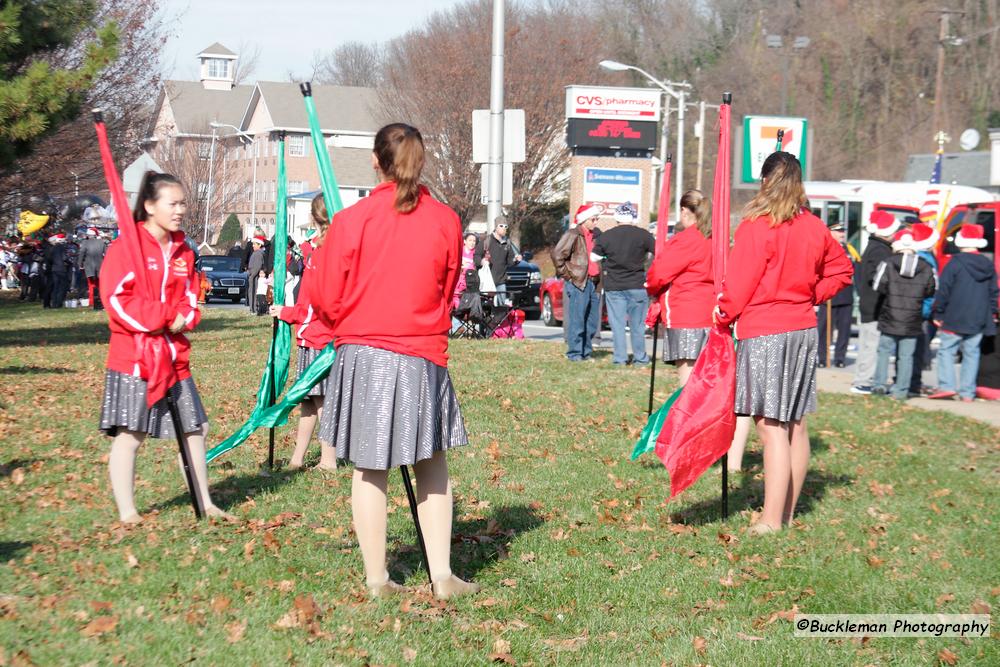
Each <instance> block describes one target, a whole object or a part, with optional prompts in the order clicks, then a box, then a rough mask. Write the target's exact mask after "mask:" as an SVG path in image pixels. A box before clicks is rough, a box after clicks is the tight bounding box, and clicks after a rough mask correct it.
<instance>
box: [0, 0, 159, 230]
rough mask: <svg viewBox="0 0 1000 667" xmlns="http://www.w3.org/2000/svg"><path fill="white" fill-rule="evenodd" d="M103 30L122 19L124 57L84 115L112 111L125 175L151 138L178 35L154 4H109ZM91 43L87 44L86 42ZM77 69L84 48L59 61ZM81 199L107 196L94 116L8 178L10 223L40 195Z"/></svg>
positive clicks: (62, 133) (3, 205)
mask: <svg viewBox="0 0 1000 667" xmlns="http://www.w3.org/2000/svg"><path fill="white" fill-rule="evenodd" d="M98 18H99V20H98V22H97V23H98V24H100V23H103V22H104V21H106V20H111V19H113V20H115V21H116V22H117V23H118V26H119V31H120V33H121V43H120V45H119V56H118V58H117V59H116V60H115V62H113V63H112V64H111V65H110V66H109V67H108V68H107V69H106V70H105V71H104V72H103V73H102V75H101V76H100V77H99V78H98V79H97V80H96V81H95V82H94V85H93V87H92V88H91V89H90V90H89V91H88V94H87V99H86V101H85V104H84V105H83V109H84V110H87V109H90V108H91V107H95V106H99V107H101V108H103V109H104V110H105V119H106V120H107V123H108V135H109V139H110V141H111V145H112V148H113V150H114V151H115V157H116V159H117V160H118V167H119V169H123V168H124V167H125V165H127V164H129V163H130V162H131V161H132V160H134V159H135V157H137V156H138V155H139V153H140V152H141V150H142V149H141V140H142V139H143V137H144V136H145V133H146V132H147V131H148V127H149V123H150V115H151V113H152V108H151V107H152V104H151V103H152V101H153V100H154V99H155V97H156V91H157V89H158V87H159V84H160V72H161V69H160V61H159V57H160V56H159V54H160V53H161V52H162V50H163V49H162V47H163V45H164V44H165V43H166V40H167V38H168V37H169V36H170V30H171V24H170V21H171V20H172V19H170V18H167V17H165V16H164V15H163V14H161V13H159V5H158V3H157V2H155V1H154V0H101V1H100V9H99V12H98ZM83 41H85V40H81V43H83ZM53 58H54V59H55V60H57V61H58V62H59V63H62V64H65V65H66V66H73V64H74V63H77V62H78V61H79V60H80V59H81V58H82V53H81V52H80V50H79V48H71V49H68V50H66V51H64V52H61V53H58V54H55V55H54V56H53ZM77 189H78V190H79V192H80V194H84V193H93V194H98V195H100V196H103V197H106V196H107V186H106V185H105V183H104V176H103V171H102V169H101V161H100V156H99V154H98V150H97V139H96V137H95V135H94V127H93V124H92V121H91V118H90V114H89V113H86V112H85V113H82V114H81V115H80V116H79V117H78V118H77V119H76V120H75V121H73V122H71V123H68V124H66V125H65V126H63V127H61V128H60V129H59V130H57V131H56V132H55V133H53V134H52V135H51V136H49V137H47V138H45V139H44V140H43V141H41V142H39V144H38V146H37V147H36V149H35V150H34V151H33V153H32V154H31V155H29V156H28V157H26V158H24V159H22V160H20V161H19V162H18V163H17V164H16V165H15V168H14V169H12V170H10V171H8V172H5V173H2V174H0V192H2V193H4V195H3V197H2V198H0V216H2V217H5V218H8V219H9V217H10V216H11V215H12V214H13V209H15V208H18V207H19V206H20V205H21V204H22V203H23V202H25V201H26V200H27V199H28V197H30V196H32V195H36V196H45V195H49V196H52V197H54V198H56V199H59V200H64V199H68V198H70V197H72V196H73V194H74V192H76V190H77Z"/></svg>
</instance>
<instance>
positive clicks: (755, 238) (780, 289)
mask: <svg viewBox="0 0 1000 667" xmlns="http://www.w3.org/2000/svg"><path fill="white" fill-rule="evenodd" d="M806 204H807V202H806V195H805V190H804V189H803V187H802V168H801V166H800V165H799V161H798V160H797V159H796V158H795V156H794V155H792V154H791V153H786V152H783V151H779V152H776V153H772V154H771V155H770V156H769V157H768V158H767V159H766V160H765V161H764V165H763V167H762V169H761V186H760V192H758V193H757V195H756V196H755V197H754V198H753V199H752V200H751V201H750V203H749V204H747V206H746V208H745V209H744V211H743V222H742V223H741V224H740V226H739V227H738V228H737V230H736V243H735V245H734V247H733V251H732V255H731V257H730V260H729V268H728V272H727V275H726V281H725V283H724V285H723V288H722V294H721V295H720V296H719V300H718V305H717V307H716V310H715V318H716V319H717V320H718V322H720V323H721V324H724V325H731V324H733V323H735V329H734V331H735V334H736V338H737V340H738V343H737V348H736V406H735V407H736V414H737V415H750V416H751V417H753V420H754V423H755V424H756V426H757V436H758V437H759V438H760V441H761V442H762V443H763V444H764V509H763V512H762V513H761V516H760V519H759V520H758V521H757V523H756V524H754V525H753V526H752V527H751V532H752V533H753V534H762V533H768V532H772V531H776V530H779V529H780V528H781V526H782V524H783V523H789V522H790V521H791V520H792V515H793V512H794V510H795V503H796V501H797V500H798V497H799V492H800V491H801V490H802V482H803V481H804V480H805V476H806V470H807V469H808V467H809V434H808V432H807V431H806V420H805V416H806V414H807V413H810V412H815V411H816V346H817V337H816V314H815V312H814V310H813V306H815V305H817V304H819V303H822V302H824V301H827V300H828V299H830V298H831V297H833V295H834V294H836V293H837V292H838V291H839V290H840V289H841V288H842V287H844V286H845V285H849V284H850V282H851V274H852V273H853V268H852V266H851V261H850V260H849V259H848V258H847V255H846V254H845V253H844V249H843V248H841V247H840V244H838V243H837V242H836V241H834V240H833V237H832V236H831V235H830V233H829V232H828V231H827V229H826V226H825V225H824V224H823V223H822V222H821V221H820V220H819V218H817V217H816V216H814V215H813V214H812V213H810V212H809V209H808V208H807V206H806Z"/></svg>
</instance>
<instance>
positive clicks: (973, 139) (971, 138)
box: [958, 127, 979, 151]
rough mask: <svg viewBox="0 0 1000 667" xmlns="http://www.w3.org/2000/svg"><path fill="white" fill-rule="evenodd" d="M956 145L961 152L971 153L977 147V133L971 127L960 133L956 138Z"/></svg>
mask: <svg viewBox="0 0 1000 667" xmlns="http://www.w3.org/2000/svg"><path fill="white" fill-rule="evenodd" d="M958 145H959V146H961V147H962V150H963V151H971V150H973V149H974V148H976V147H977V146H978V145H979V132H978V130H976V129H975V128H973V127H970V128H969V129H968V130H966V131H965V132H963V133H962V136H960V137H959V138H958Z"/></svg>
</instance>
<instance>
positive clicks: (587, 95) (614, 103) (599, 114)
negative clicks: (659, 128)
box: [566, 86, 663, 121]
mask: <svg viewBox="0 0 1000 667" xmlns="http://www.w3.org/2000/svg"><path fill="white" fill-rule="evenodd" d="M662 95H663V94H662V93H661V92H660V91H657V90H650V89H649V88H611V87H607V86H566V118H606V119H612V120H613V119H632V120H650V121H657V120H659V119H660V98H661V97H662Z"/></svg>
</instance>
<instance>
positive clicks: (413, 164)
mask: <svg viewBox="0 0 1000 667" xmlns="http://www.w3.org/2000/svg"><path fill="white" fill-rule="evenodd" d="M374 151H375V159H376V160H378V166H379V169H381V170H382V173H383V174H384V175H385V177H386V178H388V179H389V180H390V181H393V182H395V184H396V202H395V204H394V206H393V207H394V208H395V209H396V210H397V211H399V212H400V213H409V212H411V211H412V210H413V209H415V208H416V207H417V200H419V199H420V171H421V170H422V169H423V168H424V138H423V137H422V136H420V130H418V129H417V128H415V127H413V126H412V125H406V124H405V123H392V124H390V125H386V126H385V127H383V128H382V129H381V130H379V131H378V134H376V135H375V148H374Z"/></svg>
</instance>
